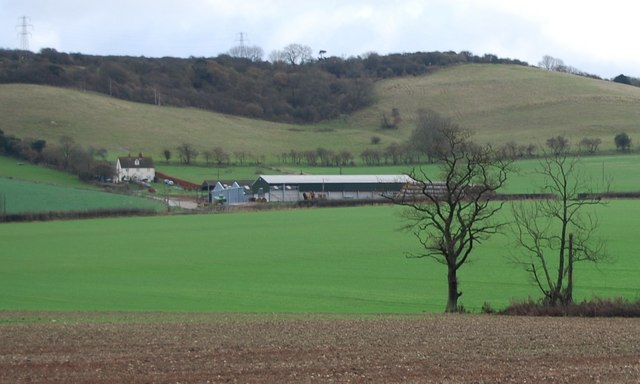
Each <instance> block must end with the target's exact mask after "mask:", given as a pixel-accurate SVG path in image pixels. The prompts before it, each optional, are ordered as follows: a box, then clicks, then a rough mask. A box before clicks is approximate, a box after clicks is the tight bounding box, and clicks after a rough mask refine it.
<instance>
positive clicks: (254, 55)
mask: <svg viewBox="0 0 640 384" xmlns="http://www.w3.org/2000/svg"><path fill="white" fill-rule="evenodd" d="M228 54H229V56H232V57H237V58H240V59H247V60H251V61H255V62H258V61H261V60H262V57H263V56H264V50H263V49H262V48H260V47H258V46H255V45H254V46H246V45H238V46H236V47H233V48H231V49H230V50H229V52H228Z"/></svg>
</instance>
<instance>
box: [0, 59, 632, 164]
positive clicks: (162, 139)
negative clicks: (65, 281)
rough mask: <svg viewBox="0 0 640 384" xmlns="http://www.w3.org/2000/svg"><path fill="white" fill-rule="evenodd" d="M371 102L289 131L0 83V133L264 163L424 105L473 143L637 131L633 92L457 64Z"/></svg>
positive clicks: (359, 134)
mask: <svg viewBox="0 0 640 384" xmlns="http://www.w3.org/2000/svg"><path fill="white" fill-rule="evenodd" d="M376 95H377V102H376V103H375V105H374V106H372V107H370V108H367V109H365V110H362V111H359V112H357V113H356V114H354V115H351V116H345V117H343V118H341V119H338V120H333V121H328V122H324V123H320V124H315V125H290V124H280V123H272V122H266V121H259V120H252V119H247V118H241V117H235V116H229V115H223V114H218V113H211V112H206V111H203V110H197V109H191V108H186V109H180V108H172V107H157V106H153V105H146V104H136V103H131V102H126V101H121V100H117V99H114V98H109V97H106V96H102V95H98V94H93V93H88V92H81V91H75V90H69V89H61V88H53V87H44V86H34V85H23V84H7V85H0V100H1V102H0V116H1V117H2V126H1V127H0V129H2V130H3V131H4V132H5V133H6V134H13V135H16V136H18V137H34V138H43V139H46V140H47V141H50V142H55V141H57V140H58V138H59V137H60V136H62V135H70V136H72V137H74V138H75V139H76V141H77V142H79V143H81V144H83V145H85V146H89V145H92V146H94V147H104V148H106V149H107V150H108V151H109V153H110V154H111V156H112V157H113V156H115V155H116V154H126V153H128V152H133V153H137V152H139V151H142V152H145V153H147V154H150V155H152V156H154V157H159V156H160V153H161V151H162V150H163V149H164V148H169V149H174V148H175V147H176V146H177V145H178V144H180V143H183V142H186V143H192V144H194V145H195V146H196V147H197V148H198V149H200V150H204V149H210V148H213V147H215V146H222V147H224V148H225V149H226V150H227V151H228V152H230V153H233V152H234V151H247V152H250V153H251V154H253V155H266V156H267V157H268V158H272V157H274V156H276V155H277V154H279V153H281V152H283V151H289V150H290V149H313V148H317V147H320V146H322V147H326V148H331V149H335V150H341V149H348V150H351V151H353V153H354V154H356V156H357V154H359V153H360V152H361V151H362V150H363V149H365V148H367V147H369V146H370V145H371V144H370V140H371V137H372V136H374V135H375V136H379V137H381V139H382V142H381V145H386V144H388V143H390V142H393V141H401V140H405V139H406V138H407V137H408V136H409V134H410V132H411V130H412V129H413V127H414V123H415V117H416V111H418V110H419V109H421V108H431V109H434V110H436V111H437V112H439V113H441V114H443V115H445V116H449V117H451V118H453V119H454V120H456V121H457V122H459V123H460V124H461V125H462V126H464V127H467V128H471V129H474V130H476V132H477V138H478V139H479V140H481V141H493V142H497V143H503V142H506V141H509V140H515V141H517V142H518V143H521V144H528V143H540V142H543V141H544V140H545V139H546V138H548V137H550V136H552V135H558V134H563V135H566V136H568V137H569V138H570V139H572V142H574V143H576V142H577V141H579V140H580V139H581V138H583V137H585V136H589V137H600V138H601V139H602V140H603V148H605V149H606V148H609V149H610V148H613V136H614V135H615V134H616V133H618V132H621V131H626V132H627V133H629V135H630V136H631V137H632V139H633V138H634V137H637V136H638V134H639V133H640V125H638V124H637V122H638V121H640V109H639V108H638V105H640V88H637V87H630V86H625V85H621V84H617V83H612V82H606V81H602V80H593V79H588V78H584V77H578V76H573V75H568V74H563V73H556V72H548V71H543V70H540V69H537V68H530V67H523V66H511V65H479V64H472V65H461V66H456V67H450V68H446V69H442V70H440V71H437V72H436V73H434V74H431V75H426V76H419V77H405V78H396V79H390V80H383V81H380V82H378V83H377V84H376ZM392 108H398V109H399V111H400V114H401V117H402V119H403V122H402V123H401V125H400V128H399V129H398V130H382V129H381V128H380V119H381V116H382V114H383V113H386V114H387V116H389V115H390V114H391V110H392Z"/></svg>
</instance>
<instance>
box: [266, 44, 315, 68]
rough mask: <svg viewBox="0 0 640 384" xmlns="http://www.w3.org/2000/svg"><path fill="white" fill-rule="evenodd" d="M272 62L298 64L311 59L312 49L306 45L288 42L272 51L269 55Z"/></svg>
mask: <svg viewBox="0 0 640 384" xmlns="http://www.w3.org/2000/svg"><path fill="white" fill-rule="evenodd" d="M270 59H271V61H272V62H285V63H287V64H290V65H299V64H304V63H307V62H310V61H312V60H313V51H312V50H311V47H309V46H308V45H302V44H289V45H287V46H286V47H284V48H283V49H282V50H281V51H277V50H276V51H273V52H272V53H271V55H270Z"/></svg>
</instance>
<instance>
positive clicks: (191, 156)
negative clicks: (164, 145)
mask: <svg viewBox="0 0 640 384" xmlns="http://www.w3.org/2000/svg"><path fill="white" fill-rule="evenodd" d="M176 150H177V151H178V156H179V157H180V161H181V162H183V163H184V164H187V165H188V164H191V162H192V161H193V160H195V159H196V157H198V151H197V150H196V149H195V148H194V147H193V145H191V144H188V143H182V144H180V145H179V146H178V147H176Z"/></svg>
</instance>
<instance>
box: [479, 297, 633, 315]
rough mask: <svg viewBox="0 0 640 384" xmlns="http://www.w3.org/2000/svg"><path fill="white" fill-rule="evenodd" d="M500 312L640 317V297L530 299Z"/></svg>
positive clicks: (510, 313) (502, 313)
mask: <svg viewBox="0 0 640 384" xmlns="http://www.w3.org/2000/svg"><path fill="white" fill-rule="evenodd" d="M483 309H484V307H483ZM498 313H499V314H501V315H512V316H580V317H640V299H637V300H636V301H629V300H625V299H622V298H619V297H618V298H611V299H601V298H593V299H591V300H584V301H582V302H580V303H573V304H569V305H555V306H550V305H544V304H543V303H541V302H536V301H533V300H531V299H529V300H528V301H523V302H516V303H512V304H511V305H509V306H508V307H507V308H505V309H503V310H502V311H500V312H498Z"/></svg>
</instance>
